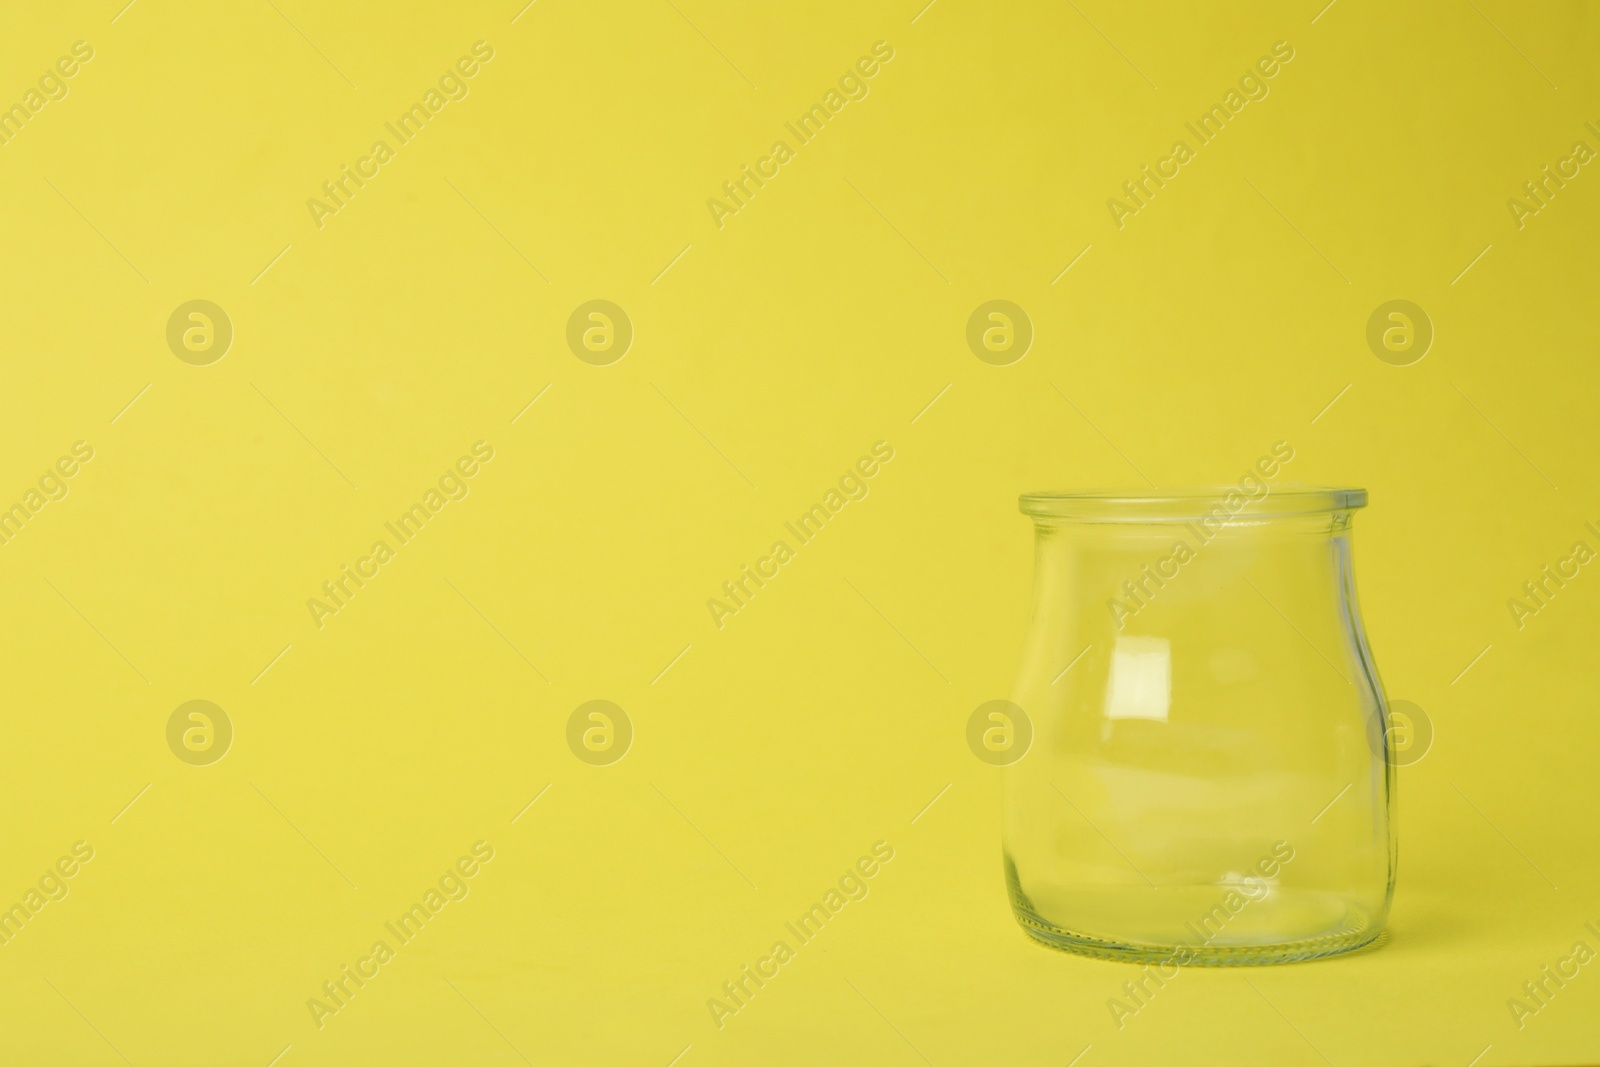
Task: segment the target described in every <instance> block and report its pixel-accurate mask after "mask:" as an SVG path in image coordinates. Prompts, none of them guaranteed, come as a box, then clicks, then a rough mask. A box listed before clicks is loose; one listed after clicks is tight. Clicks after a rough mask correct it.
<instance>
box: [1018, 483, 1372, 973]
mask: <svg viewBox="0 0 1600 1067" xmlns="http://www.w3.org/2000/svg"><path fill="white" fill-rule="evenodd" d="M1028 499H1031V498H1028ZM1360 499H1361V502H1362V503H1364V501H1365V498H1364V494H1362V496H1361V498H1360ZM1357 506H1359V505H1357ZM1024 510H1028V509H1027V507H1026V499H1025V508H1024ZM1214 510H1215V509H1214ZM1350 520H1351V510H1349V509H1340V510H1326V511H1311V512H1309V513H1307V512H1305V511H1298V512H1294V511H1290V512H1288V513H1272V512H1271V511H1270V510H1266V509H1264V510H1263V511H1262V512H1261V513H1260V514H1248V513H1247V514H1244V515H1237V516H1236V515H1225V516H1224V517H1223V518H1222V519H1220V520H1219V519H1217V518H1216V517H1215V516H1213V517H1212V518H1210V519H1209V520H1208V519H1205V518H1203V517H1201V516H1200V515H1198V514H1196V515H1191V516H1187V517H1185V516H1181V515H1179V516H1163V517H1160V518H1150V517H1148V516H1136V517H1134V518H1133V519H1131V520H1130V521H1090V522H1085V521H1079V520H1077V519H1062V518H1059V517H1053V516H1048V515H1039V514H1035V521H1036V530H1037V553H1036V568H1037V569H1036V576H1035V600H1034V612H1033V621H1032V625H1031V628H1030V631H1029V636H1028V640H1027V645H1026V650H1025V654H1024V659H1023V665H1022V668H1021V672H1020V676H1019V679H1018V684H1017V689H1016V691H1015V694H1014V702H1015V703H1016V704H1017V705H1018V706H1019V707H1020V708H1021V709H1023V711H1024V712H1025V713H1026V714H1027V715H1028V717H1029V719H1030V720H1031V723H1032V728H1033V740H1032V744H1031V747H1030V749H1029V750H1028V752H1027V753H1026V755H1025V756H1023V757H1022V758H1021V759H1019V760H1018V761H1017V762H1015V763H1014V764H1012V765H1010V766H1009V767H1007V769H1006V771H1005V776H1006V782H1005V869H1006V877H1007V883H1008V887H1009V890H1010V894H1011V901H1012V907H1013V910H1014V912H1015V914H1016V916H1017V919H1018V921H1019V922H1020V923H1021V924H1022V926H1023V927H1024V929H1025V930H1026V931H1027V932H1028V933H1029V934H1030V935H1032V936H1033V937H1035V938H1037V939H1038V940H1040V941H1043V942H1045V943H1046V944H1050V945H1053V946H1055V947H1058V948H1064V949H1068V950H1071V951H1075V952H1080V953H1085V954H1088V955H1096V956H1103V957H1110V958H1117V959H1126V960H1136V961H1145V962H1161V961H1167V960H1171V961H1172V962H1174V963H1177V964H1185V963H1213V964H1248V963H1270V962H1278V961H1288V960H1298V959H1310V958H1314V957H1317V956H1325V955H1332V954H1334V953H1338V952H1344V951H1348V950H1350V949H1353V948H1357V947H1359V946H1361V945H1364V944H1366V943H1368V942H1370V941H1372V940H1373V939H1374V938H1375V937H1377V935H1378V933H1379V932H1380V931H1381V929H1382V927H1383V924H1384V922H1385V920H1386V918H1387V915H1388V910H1389V901H1390V898H1391V896H1392V894H1393V885H1394V866H1395V849H1394V834H1393V798H1394V774H1393V765H1392V763H1391V761H1390V759H1389V751H1390V750H1389V737H1388V732H1387V728H1386V722H1387V715H1386V711H1387V708H1386V705H1385V701H1384V697H1383V692H1382V687H1381V685H1380V683H1379V681H1378V677H1377V672H1376V670H1375V669H1374V667H1373V664H1372V657H1371V654H1370V652H1369V651H1368V648H1367V642H1366V637H1365V634H1364V632H1363V629H1362V625H1361V620H1360V615H1359V612H1358V609H1357V605H1356V599H1355V587H1354V582H1353V577H1352V573H1351V566H1350V564H1351V557H1350Z"/></svg>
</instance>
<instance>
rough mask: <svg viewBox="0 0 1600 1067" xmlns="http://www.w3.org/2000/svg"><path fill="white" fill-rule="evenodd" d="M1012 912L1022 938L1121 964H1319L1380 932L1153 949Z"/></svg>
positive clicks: (1367, 927) (1365, 926) (1366, 927)
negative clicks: (1020, 929)
mask: <svg viewBox="0 0 1600 1067" xmlns="http://www.w3.org/2000/svg"><path fill="white" fill-rule="evenodd" d="M1012 912H1013V914H1015V916H1016V919H1017V923H1018V925H1020V926H1021V927H1022V930H1023V932H1024V933H1026V934H1027V935H1028V936H1029V937H1031V938H1033V939H1034V940H1035V941H1037V942H1038V943H1039V944H1041V945H1045V946H1047V947H1049V948H1054V949H1060V950H1061V951H1064V952H1070V953H1073V954H1074V955H1078V956H1091V957H1093V958H1095V959H1102V960H1117V961H1120V962H1122V963H1147V964H1160V963H1171V964H1173V965H1175V966H1182V967H1256V966H1265V965H1271V964H1275V963H1298V962H1301V961H1304V960H1315V959H1322V958H1324V957H1327V956H1339V955H1343V954H1345V953H1347V952H1355V951H1356V950H1358V949H1362V948H1366V947H1367V946H1369V945H1371V944H1372V943H1373V942H1375V941H1377V940H1378V938H1379V936H1380V935H1381V934H1382V932H1383V927H1382V925H1381V924H1370V923H1360V924H1359V925H1356V926H1355V927H1354V928H1348V929H1342V930H1336V931H1332V932H1329V933H1325V934H1321V935H1319V936H1314V937H1305V938H1296V939H1293V940H1287V941H1276V942H1263V943H1255V944H1218V943H1215V942H1212V943H1207V942H1204V941H1201V940H1200V939H1198V938H1197V939H1196V940H1195V941H1194V942H1192V943H1183V942H1179V943H1171V944H1155V943H1140V942H1136V941H1132V940H1116V939H1113V938H1108V937H1098V936H1095V935H1093V934H1087V933H1082V932H1079V931H1074V930H1068V929H1065V928H1063V927H1061V926H1058V925H1056V924H1054V923H1051V922H1047V921H1046V920H1044V919H1043V918H1041V917H1040V916H1038V915H1037V914H1034V913H1033V912H1032V911H1030V910H1028V909H1026V908H1024V907H1022V906H1020V905H1018V904H1017V903H1016V902H1015V901H1013V903H1012Z"/></svg>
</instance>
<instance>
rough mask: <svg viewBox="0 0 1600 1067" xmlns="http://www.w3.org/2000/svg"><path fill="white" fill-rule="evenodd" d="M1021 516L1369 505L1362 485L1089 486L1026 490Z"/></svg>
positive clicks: (1227, 515)
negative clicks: (1036, 491)
mask: <svg viewBox="0 0 1600 1067" xmlns="http://www.w3.org/2000/svg"><path fill="white" fill-rule="evenodd" d="M1019 504H1020V506H1021V508H1022V512H1023V514H1024V515H1030V516H1032V517H1034V518H1035V519H1062V520H1066V521H1069V522H1185V521H1192V520H1195V519H1207V520H1217V521H1223V522H1226V521H1229V520H1231V519H1234V518H1235V517H1237V519H1238V520H1240V521H1245V522H1250V521H1259V520H1261V519H1264V518H1275V517H1280V516H1289V515H1317V514H1323V513H1329V512H1339V511H1354V510H1355V509H1356V508H1364V507H1366V506H1367V491H1366V490H1365V489H1355V488H1344V487H1331V486H1317V485H1276V486H1275V485H1272V484H1270V483H1268V482H1267V481H1265V480H1264V479H1263V480H1262V481H1261V482H1259V483H1257V484H1255V485H1243V484H1241V485H1223V486H1205V487H1198V488H1183V489H1127V490H1112V489H1089V490H1068V491H1065V492H1057V493H1025V494H1023V495H1022V497H1020V498H1019Z"/></svg>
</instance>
